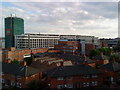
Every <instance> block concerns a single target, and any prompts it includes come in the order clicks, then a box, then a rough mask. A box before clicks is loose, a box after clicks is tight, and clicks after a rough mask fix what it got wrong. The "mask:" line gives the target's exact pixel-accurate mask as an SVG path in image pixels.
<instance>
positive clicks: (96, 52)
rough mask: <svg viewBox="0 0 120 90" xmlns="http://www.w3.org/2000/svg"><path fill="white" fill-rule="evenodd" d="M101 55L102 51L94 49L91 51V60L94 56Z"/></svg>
mask: <svg viewBox="0 0 120 90" xmlns="http://www.w3.org/2000/svg"><path fill="white" fill-rule="evenodd" d="M98 54H100V51H99V50H98V49H93V50H91V51H90V58H91V59H92V58H93V57H94V56H96V55H98Z"/></svg>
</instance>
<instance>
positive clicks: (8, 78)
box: [2, 73, 41, 88]
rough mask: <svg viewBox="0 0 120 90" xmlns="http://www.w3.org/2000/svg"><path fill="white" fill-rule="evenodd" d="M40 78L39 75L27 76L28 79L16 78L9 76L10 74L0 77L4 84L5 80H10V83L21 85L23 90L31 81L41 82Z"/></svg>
mask: <svg viewBox="0 0 120 90" xmlns="http://www.w3.org/2000/svg"><path fill="white" fill-rule="evenodd" d="M40 77H41V74H40V73H37V74H34V75H32V76H29V77H21V78H17V77H16V76H14V75H10V74H4V75H3V76H2V78H3V79H5V82H6V80H10V82H11V81H14V82H15V83H16V82H19V83H21V84H22V88H25V87H26V85H27V84H28V83H29V82H30V81H32V80H41V79H40Z"/></svg>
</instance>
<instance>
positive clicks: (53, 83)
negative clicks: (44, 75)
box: [48, 75, 103, 88]
mask: <svg viewBox="0 0 120 90" xmlns="http://www.w3.org/2000/svg"><path fill="white" fill-rule="evenodd" d="M92 81H98V86H101V85H102V84H103V79H102V76H101V75H99V76H98V78H83V77H82V76H76V77H73V79H72V80H67V79H66V77H64V80H57V78H48V83H49V84H50V85H51V88H57V85H65V84H68V83H72V84H73V87H75V84H76V83H78V82H79V83H80V87H83V86H82V83H83V82H92Z"/></svg>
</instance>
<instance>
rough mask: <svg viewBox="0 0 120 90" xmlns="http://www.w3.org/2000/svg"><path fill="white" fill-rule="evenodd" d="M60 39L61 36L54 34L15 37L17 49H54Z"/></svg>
mask: <svg viewBox="0 0 120 90" xmlns="http://www.w3.org/2000/svg"><path fill="white" fill-rule="evenodd" d="M59 39H60V37H59V35H52V34H23V35H16V36H15V47H16V48H17V49H23V48H54V45H55V44H58V40H59Z"/></svg>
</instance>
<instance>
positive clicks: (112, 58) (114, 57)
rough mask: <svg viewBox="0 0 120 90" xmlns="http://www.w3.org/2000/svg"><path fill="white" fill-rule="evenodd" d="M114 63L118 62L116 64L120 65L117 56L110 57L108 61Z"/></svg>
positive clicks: (119, 58) (119, 59)
mask: <svg viewBox="0 0 120 90" xmlns="http://www.w3.org/2000/svg"><path fill="white" fill-rule="evenodd" d="M113 60H114V61H116V62H118V63H120V57H119V56H117V55H111V56H110V59H109V61H110V62H111V61H113Z"/></svg>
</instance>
